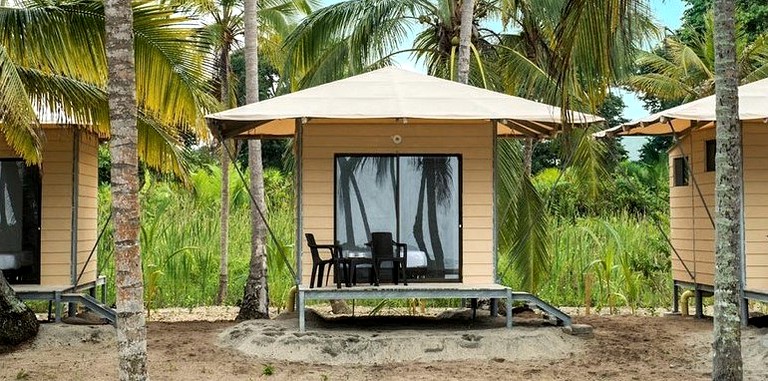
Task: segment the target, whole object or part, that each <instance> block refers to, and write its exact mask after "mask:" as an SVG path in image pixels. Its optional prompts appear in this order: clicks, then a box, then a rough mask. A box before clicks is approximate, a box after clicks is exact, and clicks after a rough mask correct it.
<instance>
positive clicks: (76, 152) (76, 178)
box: [70, 128, 80, 287]
mask: <svg viewBox="0 0 768 381" xmlns="http://www.w3.org/2000/svg"><path fill="white" fill-rule="evenodd" d="M79 183H80V131H79V130H78V129H77V128H75V129H73V131H72V200H71V207H72V213H71V221H70V229H71V231H70V241H71V242H70V250H71V252H70V279H71V283H72V286H73V287H77V267H78V263H77V239H78V237H77V233H78V232H77V229H78V223H77V222H78V218H79V216H78V209H79V207H80V200H79V198H80V184H79Z"/></svg>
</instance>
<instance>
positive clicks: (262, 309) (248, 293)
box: [237, 0, 269, 320]
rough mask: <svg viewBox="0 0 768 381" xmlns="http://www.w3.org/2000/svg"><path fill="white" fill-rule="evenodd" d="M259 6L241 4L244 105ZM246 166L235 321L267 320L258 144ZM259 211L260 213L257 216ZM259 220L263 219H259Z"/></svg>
mask: <svg viewBox="0 0 768 381" xmlns="http://www.w3.org/2000/svg"><path fill="white" fill-rule="evenodd" d="M258 10H259V5H258V2H257V0H246V1H245V14H244V17H245V98H246V103H254V102H258V101H259V41H258V36H259V22H258ZM248 167H249V170H250V175H251V191H252V192H253V195H254V197H255V199H256V203H252V204H251V265H250V269H249V271H248V279H247V280H246V282H245V290H244V293H243V302H242V304H241V306H240V312H239V313H238V314H237V318H238V319H239V320H250V319H268V318H269V293H268V292H267V254H266V253H267V250H266V233H267V228H266V223H267V222H266V220H265V219H266V217H267V206H266V203H265V202H264V171H263V168H262V163H261V141H259V140H251V141H249V142H248ZM259 210H261V213H263V216H262V214H260V213H259ZM262 217H263V218H262Z"/></svg>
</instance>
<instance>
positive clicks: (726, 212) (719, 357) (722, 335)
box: [712, 0, 744, 380]
mask: <svg viewBox="0 0 768 381" xmlns="http://www.w3.org/2000/svg"><path fill="white" fill-rule="evenodd" d="M714 9H715V36H714V37H715V98H716V103H717V105H718V107H717V126H716V130H717V131H716V135H717V154H716V157H715V203H716V205H715V329H714V343H713V347H714V352H715V355H714V359H713V366H712V370H713V371H712V379H713V380H741V379H742V378H743V377H744V374H743V369H742V361H741V318H740V316H741V311H742V309H741V308H740V304H741V303H743V300H742V298H741V290H742V287H741V286H742V285H741V266H742V263H741V255H740V253H741V248H742V238H741V234H740V232H741V219H742V218H743V216H742V215H741V197H740V196H741V194H742V181H743V178H742V175H743V174H742V159H741V156H742V153H741V125H740V123H739V90H738V86H739V77H738V72H739V71H738V63H737V60H736V58H737V56H736V25H735V24H736V22H735V19H736V1H734V0H715V8H714Z"/></svg>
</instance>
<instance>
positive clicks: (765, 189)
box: [598, 80, 768, 316]
mask: <svg viewBox="0 0 768 381" xmlns="http://www.w3.org/2000/svg"><path fill="white" fill-rule="evenodd" d="M739 98H740V99H739V108H740V110H739V113H740V120H741V127H742V136H741V138H742V147H741V148H742V151H743V157H742V159H743V165H744V167H743V168H744V169H743V170H744V172H743V177H742V179H741V181H742V188H743V194H742V195H741V197H742V213H741V223H742V235H743V246H742V250H741V256H742V269H741V276H742V286H743V297H744V298H745V299H754V300H762V301H768V166H767V165H766V160H768V125H766V121H768V119H766V118H768V109H766V108H765V105H766V104H768V80H762V81H757V82H754V83H751V84H747V85H744V86H741V87H740V88H739ZM715 120H716V115H715V97H714V96H710V97H706V98H702V99H700V100H697V101H694V102H690V103H687V104H684V105H681V106H678V107H674V108H672V109H669V110H666V111H662V112H660V113H657V114H654V115H651V116H649V117H647V118H644V119H641V120H638V121H634V122H630V123H627V124H625V125H622V126H618V127H615V128H612V129H609V130H606V131H603V132H601V133H599V134H598V136H606V135H607V136H658V135H666V136H672V137H673V138H674V145H673V147H672V148H671V149H670V150H669V206H670V236H669V238H670V242H671V245H672V255H671V259H672V276H673V280H674V286H675V287H674V288H675V294H674V297H675V298H674V301H675V305H674V310H675V311H677V310H678V306H677V302H678V293H679V290H680V288H688V289H693V290H694V291H695V292H696V296H697V298H696V301H697V303H696V304H697V306H696V307H697V308H696V314H697V315H699V316H700V315H701V314H702V303H701V298H702V296H703V295H704V294H705V293H710V292H712V291H713V288H714V287H713V286H714V269H715V254H714V253H715V229H714V218H715V154H716V144H715ZM744 304H745V308H746V306H747V303H744ZM744 316H746V314H744Z"/></svg>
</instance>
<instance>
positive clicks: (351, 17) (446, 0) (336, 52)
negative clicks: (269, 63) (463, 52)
mask: <svg viewBox="0 0 768 381" xmlns="http://www.w3.org/2000/svg"><path fill="white" fill-rule="evenodd" d="M459 3H460V1H458V0H416V1H413V0H383V1H378V0H352V1H350V0H347V1H342V2H340V3H337V4H333V5H329V6H327V7H325V8H322V9H319V10H317V11H316V12H314V13H312V14H311V15H309V17H307V18H306V19H305V20H304V21H302V23H301V24H299V26H298V27H297V28H296V30H295V31H294V32H293V33H291V35H290V36H288V37H287V38H286V41H285V50H286V51H287V55H288V58H287V60H286V65H287V66H286V69H285V70H284V71H283V72H284V73H288V75H289V76H290V77H291V80H292V85H293V87H294V89H298V88H305V87H308V86H313V85H317V84H321V83H326V82H329V81H332V80H336V79H340V78H344V77H347V76H350V75H354V74H360V73H362V72H365V71H368V70H371V69H376V68H379V67H383V66H387V65H390V64H391V63H392V62H393V57H394V56H396V55H398V54H405V53H411V54H412V55H413V57H414V58H415V59H416V60H417V61H418V62H423V63H424V64H426V66H427V71H428V72H429V73H430V74H432V75H437V76H441V77H453V73H454V72H455V68H456V62H455V61H456V60H455V59H454V58H455V54H456V48H457V47H458V45H459V42H460V41H459V30H460V24H461V11H460V7H459V5H460V4H459ZM495 3H496V1H489V0H480V1H477V3H476V4H475V12H474V15H475V17H474V18H473V19H472V30H471V32H472V33H471V42H472V44H471V45H470V48H471V51H472V52H474V57H475V60H473V62H474V63H475V64H476V65H477V64H478V63H479V62H481V57H483V56H485V55H492V54H493V49H492V47H493V41H495V38H496V34H495V32H493V31H491V30H488V29H486V28H483V27H482V26H481V25H480V21H481V20H483V19H485V18H492V17H493V16H494V15H496V14H497V13H498V8H497V7H496V5H495ZM417 28H418V29H420V30H419V31H418V32H417V33H416V36H415V38H414V40H413V41H412V46H411V47H410V48H406V49H401V48H400V47H401V46H402V45H403V44H404V43H406V38H407V37H408V35H409V34H410V33H409V32H411V31H413V30H414V29H417ZM469 80H470V82H472V83H477V84H481V85H484V80H485V81H486V82H487V78H484V76H483V74H482V72H481V71H480V70H475V71H471V72H470V77H469Z"/></svg>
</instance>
